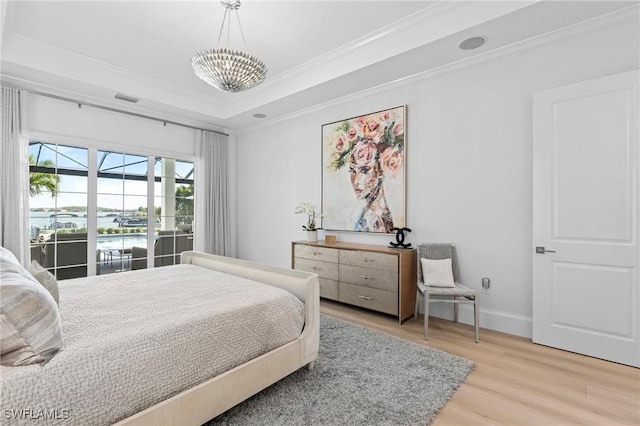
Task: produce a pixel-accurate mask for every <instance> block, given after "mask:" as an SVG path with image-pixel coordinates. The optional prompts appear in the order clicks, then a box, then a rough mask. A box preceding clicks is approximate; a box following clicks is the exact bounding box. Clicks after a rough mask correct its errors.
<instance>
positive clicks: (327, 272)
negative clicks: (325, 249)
mask: <svg viewBox="0 0 640 426" xmlns="http://www.w3.org/2000/svg"><path fill="white" fill-rule="evenodd" d="M293 269H299V270H301V271H306V272H313V273H314V274H318V277H320V278H328V279H330V280H336V281H337V280H338V264H337V263H329V262H321V261H318V260H311V259H302V258H299V257H296V258H294V260H293Z"/></svg>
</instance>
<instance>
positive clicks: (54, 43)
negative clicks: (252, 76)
mask: <svg viewBox="0 0 640 426" xmlns="http://www.w3.org/2000/svg"><path fill="white" fill-rule="evenodd" d="M637 5H638V1H637V0H635V1H524V0H522V1H415V0H414V1H307V0H298V1H270V0H254V1H251V0H247V1H243V2H242V6H241V8H240V9H239V17H240V22H241V24H242V29H243V31H244V35H245V39H246V42H247V45H246V47H245V46H244V45H243V43H242V38H241V37H240V32H239V30H238V24H237V21H236V20H235V19H233V20H232V21H231V33H230V38H229V43H230V46H231V47H235V48H241V49H242V50H246V51H247V52H249V53H251V54H252V55H254V56H256V57H258V58H260V59H261V60H262V61H263V62H265V63H266V64H267V66H268V68H269V72H268V74H267V80H266V81H265V82H264V83H263V84H261V85H260V86H257V87H255V88H252V89H249V90H247V91H245V92H240V93H235V94H232V93H224V92H221V91H218V90H217V89H215V88H213V87H211V86H209V85H207V84H206V83H204V82H203V81H201V80H200V79H199V78H198V77H196V76H195V75H194V73H193V71H192V68H191V57H192V56H193V55H194V53H195V52H196V51H199V50H203V49H209V48H214V47H216V46H217V39H218V33H219V30H220V25H221V22H222V15H223V13H224V8H223V6H222V5H220V3H219V2H218V1H216V0H209V1H142V0H138V1H90V0H84V1H78V0H76V1H56V0H48V1H31V0H9V1H8V2H7V1H3V2H2V21H1V23H2V39H1V48H2V50H1V55H2V61H1V63H0V71H1V77H2V81H3V82H4V83H5V84H7V83H8V84H12V85H15V86H18V87H21V88H25V89H28V90H33V91H41V92H46V93H51V94H55V95H60V96H66V97H71V98H73V99H77V100H80V101H86V102H93V103H98V104H101V105H105V106H109V107H115V108H120V109H125V110H129V111H133V112H137V113H142V114H147V115H153V116H157V117H160V118H163V119H169V120H174V121H179V122H184V123H186V124H191V125H199V126H203V127H207V128H218V129H220V128H222V129H227V130H234V129H239V128H243V127H247V126H251V125H253V124H255V123H259V122H261V120H265V119H258V118H255V117H254V116H253V115H254V114H256V113H261V114H265V115H266V116H267V118H266V120H269V119H273V118H277V117H280V116H283V115H287V114H291V113H295V112H296V111H300V110H303V109H305V108H309V107H311V106H313V105H317V104H322V103H325V102H329V101H331V100H334V99H336V98H341V97H344V96H348V95H351V94H354V93H357V92H360V91H362V90H365V89H367V88H370V87H375V86H377V85H381V84H385V83H389V82H391V81H396V80H399V79H402V78H406V77H408V76H411V75H415V74H418V73H421V72H425V71H428V70H432V69H435V68H438V67H441V66H443V65H446V64H450V63H454V62H457V61H460V60H464V59H466V58H469V57H473V56H477V55H479V54H484V53H487V52H489V51H493V50H497V49H500V48H503V47H505V46H509V45H513V44H515V43H518V42H521V41H523V40H528V39H531V38H534V37H536V36H539V35H541V34H545V33H548V32H552V31H555V30H557V29H559V28H564V27H567V26H570V25H573V24H576V23H578V22H582V21H585V20H589V19H592V18H595V17H598V16H601V15H605V14H609V13H614V12H616V11H619V10H622V9H627V8H636V9H637ZM478 35H480V36H483V37H485V38H486V39H487V42H486V43H485V44H484V45H483V46H482V47H480V48H479V49H477V50H472V51H463V50H460V49H459V48H458V44H459V43H460V42H461V41H462V40H464V39H465V38H467V37H471V36H478ZM225 45H227V43H226V40H225V38H224V37H223V40H222V41H221V46H225ZM116 93H122V94H125V95H129V96H133V97H135V98H139V99H140V101H139V102H138V103H137V104H131V103H127V102H124V101H118V100H116V99H114V95H115V94H116Z"/></svg>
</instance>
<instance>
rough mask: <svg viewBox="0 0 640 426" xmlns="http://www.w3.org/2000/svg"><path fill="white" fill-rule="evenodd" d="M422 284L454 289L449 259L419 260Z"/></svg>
mask: <svg viewBox="0 0 640 426" xmlns="http://www.w3.org/2000/svg"><path fill="white" fill-rule="evenodd" d="M420 263H421V265H422V276H423V278H424V283H425V284H426V285H428V286H431V287H455V286H456V284H455V282H454V281H453V268H452V267H451V259H425V258H420Z"/></svg>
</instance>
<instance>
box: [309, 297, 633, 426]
mask: <svg viewBox="0 0 640 426" xmlns="http://www.w3.org/2000/svg"><path fill="white" fill-rule="evenodd" d="M321 312H322V313H324V314H327V315H331V316H333V317H336V318H341V319H343V320H347V321H350V322H353V323H356V324H360V325H363V326H366V327H369V328H372V329H376V330H380V331H383V332H386V333H389V334H392V335H394V336H398V337H401V338H404V339H407V340H410V341H413V342H417V343H420V344H426V345H429V346H431V347H434V348H436V349H440V350H443V351H446V352H449V353H452V354H456V355H459V356H462V357H465V358H467V359H470V360H472V361H473V362H474V363H475V369H474V370H473V372H472V373H471V374H470V375H469V377H467V379H466V380H465V382H464V383H463V384H462V386H460V388H459V389H458V390H457V391H456V393H455V394H454V395H453V397H452V398H451V399H450V400H449V401H448V402H447V404H446V405H445V406H444V408H443V409H442V410H440V412H439V413H438V415H437V417H436V419H435V420H434V421H433V423H432V424H433V425H438V426H440V425H640V369H637V368H633V367H628V366H624V365H620V364H615V363H612V362H608V361H602V360H599V359H595V358H590V357H587V356H583V355H578V354H575V353H572V352H566V351H562V350H559V349H553V348H549V347H546V346H540V345H536V344H534V343H532V342H531V340H529V339H525V338H522V337H517V336H512V335H509V334H505V333H500V332H496V331H491V330H486V329H482V328H481V329H480V343H477V344H476V343H474V341H473V327H471V326H468V325H465V324H456V323H454V322H451V321H446V320H441V319H438V318H433V317H432V318H430V320H429V340H428V341H424V340H423V339H422V320H423V317H422V315H420V316H419V317H418V320H417V321H414V320H413V319H409V320H407V321H405V322H404V323H403V324H402V325H399V324H398V321H397V319H395V318H393V317H390V316H386V315H383V314H378V313H375V312H371V311H367V310H364V309H359V308H356V307H351V306H348V305H343V304H340V303H335V302H331V301H328V300H327V301H325V300H322V302H321Z"/></svg>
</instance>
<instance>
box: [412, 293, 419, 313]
mask: <svg viewBox="0 0 640 426" xmlns="http://www.w3.org/2000/svg"><path fill="white" fill-rule="evenodd" d="M419 304H420V290H418V291H416V307H415V311H414V312H413V319H414V320H417V319H418V307H419Z"/></svg>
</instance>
